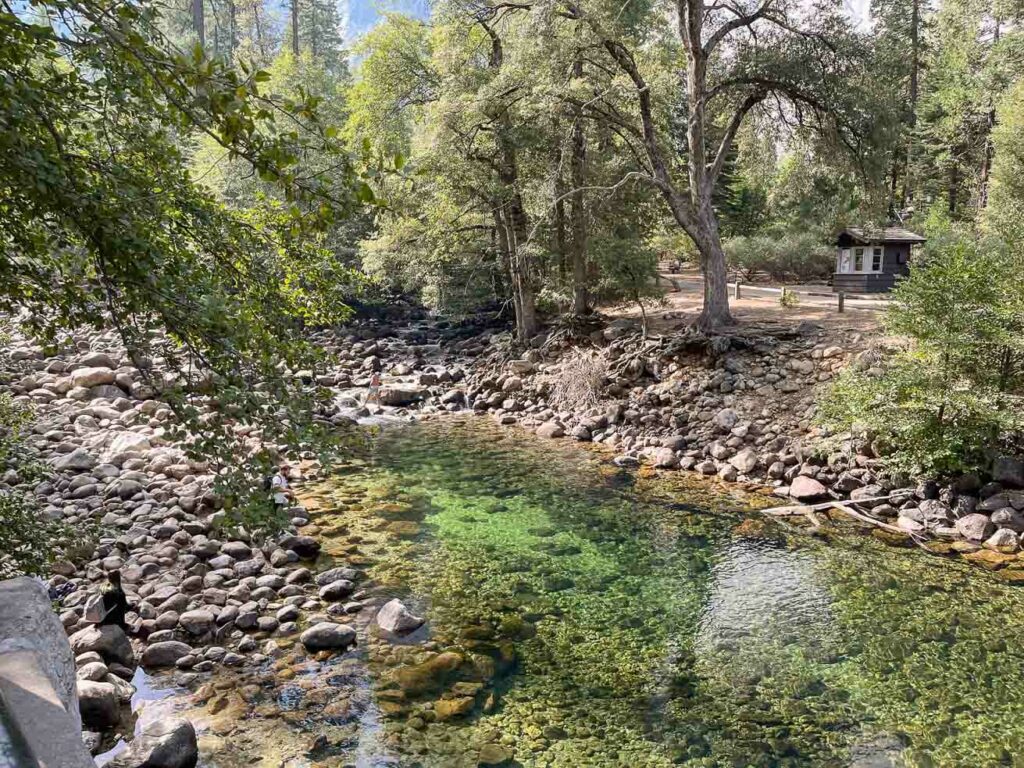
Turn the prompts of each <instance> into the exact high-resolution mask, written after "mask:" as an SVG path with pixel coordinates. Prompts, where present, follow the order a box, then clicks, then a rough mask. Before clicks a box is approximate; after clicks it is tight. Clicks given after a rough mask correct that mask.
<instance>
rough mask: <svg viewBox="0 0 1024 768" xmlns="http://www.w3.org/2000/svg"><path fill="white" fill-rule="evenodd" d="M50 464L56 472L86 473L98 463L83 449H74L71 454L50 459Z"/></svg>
mask: <svg viewBox="0 0 1024 768" xmlns="http://www.w3.org/2000/svg"><path fill="white" fill-rule="evenodd" d="M50 463H51V464H52V465H53V468H54V469H56V470H57V471H58V472H69V471H70V472H86V471H88V470H90V469H92V468H93V467H95V466H96V465H97V464H98V463H99V462H98V461H97V460H96V459H95V458H94V457H93V456H92V454H90V453H89V452H88V451H87V450H85V449H84V448H75V450H73V451H71V453H65V454H64V455H63V456H58V457H57V458H55V459H52V460H51V461H50Z"/></svg>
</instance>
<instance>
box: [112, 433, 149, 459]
mask: <svg viewBox="0 0 1024 768" xmlns="http://www.w3.org/2000/svg"><path fill="white" fill-rule="evenodd" d="M152 447H153V446H152V443H151V442H150V439H149V437H147V436H146V435H143V434H140V433H138V432H118V433H116V435H115V436H114V438H113V439H112V440H111V441H110V445H109V446H107V455H108V456H116V455H118V454H124V453H140V454H141V453H145V452H146V451H148V450H150V449H151V448H152Z"/></svg>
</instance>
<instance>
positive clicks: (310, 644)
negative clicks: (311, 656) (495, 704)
mask: <svg viewBox="0 0 1024 768" xmlns="http://www.w3.org/2000/svg"><path fill="white" fill-rule="evenodd" d="M299 641H300V642H301V643H302V645H303V646H305V648H306V650H307V651H327V650H335V649H345V648H348V647H349V646H350V645H352V644H353V643H355V641H356V631H355V630H354V629H352V627H350V626H348V625H347V624H331V623H330V622H326V621H324V622H321V623H319V624H315V625H313V626H312V627H310V628H309V629H307V630H306V631H305V632H303V633H302V634H301V635H299Z"/></svg>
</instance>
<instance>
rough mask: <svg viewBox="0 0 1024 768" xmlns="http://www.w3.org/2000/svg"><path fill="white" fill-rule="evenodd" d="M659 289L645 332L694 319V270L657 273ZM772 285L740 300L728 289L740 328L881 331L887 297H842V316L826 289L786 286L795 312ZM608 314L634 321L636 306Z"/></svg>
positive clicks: (745, 289) (752, 287) (697, 287)
mask: <svg viewBox="0 0 1024 768" xmlns="http://www.w3.org/2000/svg"><path fill="white" fill-rule="evenodd" d="M660 276H661V284H662V286H663V287H664V288H666V291H667V292H666V294H665V297H664V301H663V302H662V304H661V305H660V306H657V307H653V308H648V309H647V317H648V320H649V323H650V328H651V330H652V331H654V332H661V331H665V330H668V329H671V328H678V327H681V326H683V325H686V324H688V323H691V322H692V321H693V320H695V319H696V317H697V315H698V314H699V313H700V308H701V299H702V295H703V291H704V280H703V278H702V277H701V275H700V273H699V272H698V271H697V270H686V271H683V272H678V273H673V272H667V271H664V270H663V271H661V272H660ZM774 287H775V286H770V285H757V284H753V283H750V284H746V283H745V284H744V285H743V286H742V290H741V292H740V295H741V298H740V299H738V300H737V299H735V298H732V290H731V288H730V299H729V306H730V308H731V309H732V312H733V315H734V316H735V317H736V319H737V320H738V321H740V322H741V323H744V322H751V323H765V324H780V325H787V326H791V325H795V324H796V323H799V322H800V321H802V320H806V321H809V322H813V323H817V324H818V325H821V326H822V327H823V328H825V329H827V330H829V331H834V332H840V333H841V332H843V331H846V332H851V333H877V332H879V331H880V329H881V319H882V314H883V313H882V311H881V310H884V309H885V307H886V305H887V304H888V299H886V298H849V297H848V298H847V299H846V311H845V312H843V313H842V314H840V313H839V312H837V311H836V297H835V295H834V294H832V293H831V289H830V288H829V287H828V286H826V285H800V286H788V287H789V288H790V289H791V290H793V291H795V292H796V294H797V295H798V296H799V299H800V303H799V304H798V305H797V306H796V307H783V306H782V305H780V304H779V295H778V293H777V292H772V291H770V290H766V289H770V288H774ZM605 311H607V312H608V313H609V314H611V315H615V316H618V317H632V318H639V317H640V310H639V309H638V308H637V306H636V304H623V305H620V306H618V307H612V308H610V309H608V310H605Z"/></svg>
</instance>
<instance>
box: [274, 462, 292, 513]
mask: <svg viewBox="0 0 1024 768" xmlns="http://www.w3.org/2000/svg"><path fill="white" fill-rule="evenodd" d="M270 492H271V499H272V500H273V502H274V509H275V510H279V509H281V508H282V507H287V506H288V503H289V502H290V500H291V499H294V498H295V494H294V493H292V489H291V488H290V487H289V486H288V465H287V464H284V463H282V464H280V465H279V466H278V468H277V474H276V475H274V477H273V478H272V479H271V481H270Z"/></svg>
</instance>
